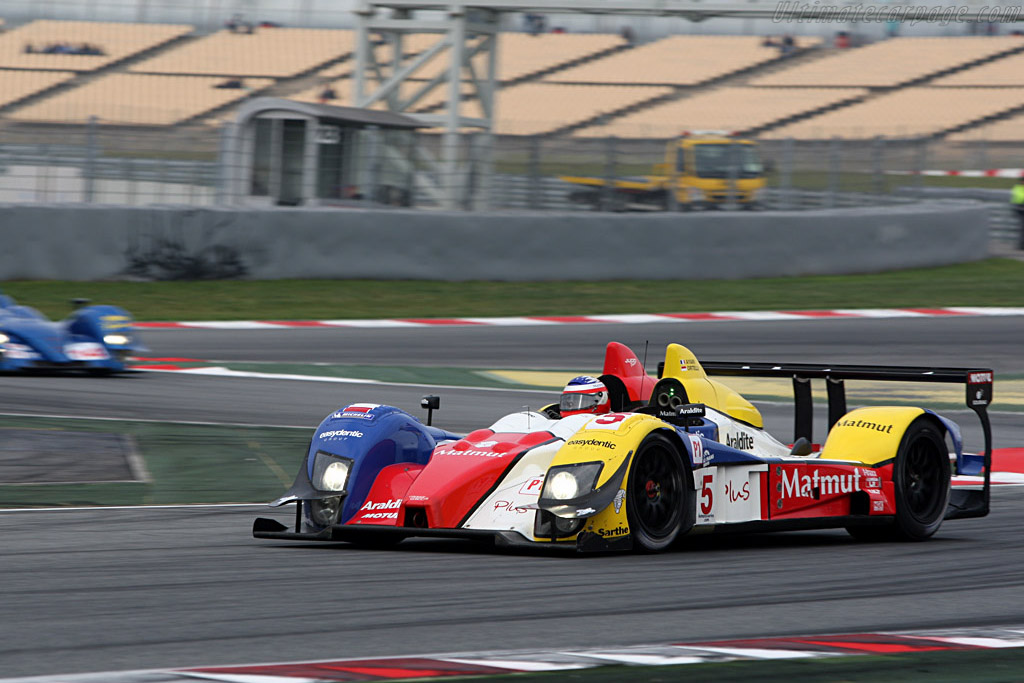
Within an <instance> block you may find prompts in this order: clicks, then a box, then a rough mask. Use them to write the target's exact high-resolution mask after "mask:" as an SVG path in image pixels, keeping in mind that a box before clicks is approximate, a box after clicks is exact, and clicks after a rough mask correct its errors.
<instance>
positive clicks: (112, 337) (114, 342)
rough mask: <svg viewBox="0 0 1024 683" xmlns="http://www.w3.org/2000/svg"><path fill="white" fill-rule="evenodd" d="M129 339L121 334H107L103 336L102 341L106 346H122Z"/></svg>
mask: <svg viewBox="0 0 1024 683" xmlns="http://www.w3.org/2000/svg"><path fill="white" fill-rule="evenodd" d="M130 341H131V339H129V338H128V337H127V336H126V335H123V334H107V335H104V336H103V343H104V344H106V345H107V346H124V345H125V344H127V343H128V342H130Z"/></svg>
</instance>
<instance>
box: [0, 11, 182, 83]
mask: <svg viewBox="0 0 1024 683" xmlns="http://www.w3.org/2000/svg"><path fill="white" fill-rule="evenodd" d="M191 32H192V27H191V26H185V25H180V24H128V23H113V22H96V21H52V20H49V19H46V20H39V21H33V22H30V23H28V24H25V25H24V26H19V27H18V28H16V29H13V30H11V31H8V32H6V33H4V34H2V35H0V66H2V67H4V68H14V69H55V70H58V71H95V70H96V69H101V68H103V67H105V66H107V65H109V64H113V63H114V62H118V61H121V60H122V59H124V58H126V57H130V56H132V55H135V54H138V53H140V52H143V51H144V50H149V49H152V48H155V47H158V46H160V45H162V44H164V43H167V42H169V41H171V40H174V39H175V38H180V37H181V36H184V35H187V34H189V33H191ZM57 43H63V44H67V45H70V46H72V47H77V46H80V45H81V44H82V43H88V44H90V45H94V46H96V47H98V48H100V49H101V50H102V51H103V52H104V54H102V55H88V54H81V55H75V54H43V53H40V52H39V50H43V49H45V48H46V47H48V46H51V45H54V44H57ZM28 46H31V47H32V48H33V49H34V50H36V51H35V52H31V53H29V52H26V51H25V50H26V49H27V48H28Z"/></svg>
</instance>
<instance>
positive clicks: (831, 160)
mask: <svg viewBox="0 0 1024 683" xmlns="http://www.w3.org/2000/svg"><path fill="white" fill-rule="evenodd" d="M841 144H842V142H841V140H840V138H839V136H833V137H832V139H831V140H830V141H829V143H828V189H827V190H826V192H825V207H826V208H829V209H834V208H835V206H836V194H837V193H838V191H839V169H840V164H841V161H840V145H841Z"/></svg>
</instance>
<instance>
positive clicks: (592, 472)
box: [541, 462, 602, 500]
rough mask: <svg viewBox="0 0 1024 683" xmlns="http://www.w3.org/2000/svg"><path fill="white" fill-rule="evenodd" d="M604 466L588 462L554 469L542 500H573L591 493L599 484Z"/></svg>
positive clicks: (549, 472)
mask: <svg viewBox="0 0 1024 683" xmlns="http://www.w3.org/2000/svg"><path fill="white" fill-rule="evenodd" d="M601 467H602V464H601V463H599V462H586V463H581V464H578V465H564V466H562V467H553V468H551V469H550V470H549V471H548V476H547V480H546V481H545V482H544V490H543V491H542V492H541V498H548V499H552V500H571V499H573V498H578V497H579V496H581V495H582V494H584V493H589V492H590V491H591V490H593V488H594V484H596V483H597V477H598V475H599V474H601Z"/></svg>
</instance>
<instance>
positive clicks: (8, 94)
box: [0, 69, 75, 107]
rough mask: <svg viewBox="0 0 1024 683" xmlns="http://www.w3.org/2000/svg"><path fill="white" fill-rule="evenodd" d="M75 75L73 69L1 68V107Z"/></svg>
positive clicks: (63, 81)
mask: <svg viewBox="0 0 1024 683" xmlns="http://www.w3.org/2000/svg"><path fill="white" fill-rule="evenodd" d="M74 77H75V73H74V72H73V71H24V70H21V69H18V70H13V69H12V70H0V107H5V106H7V105H9V104H11V103H13V102H17V101H18V100H21V99H24V98H26V97H28V96H29V95H35V94H36V93H39V92H42V91H43V90H46V89H47V88H52V87H53V86H55V85H59V84H61V83H65V82H67V81H69V80H71V79H72V78H74Z"/></svg>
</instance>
